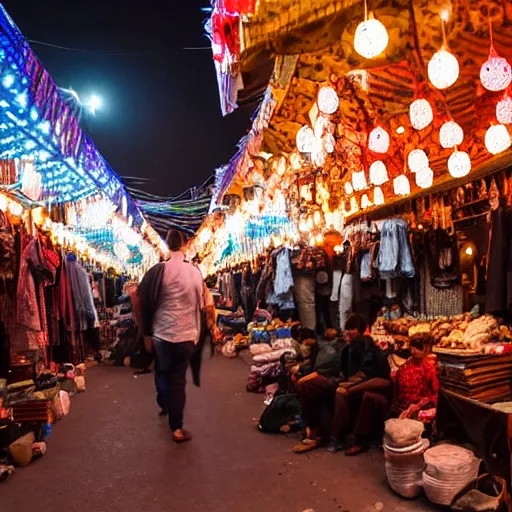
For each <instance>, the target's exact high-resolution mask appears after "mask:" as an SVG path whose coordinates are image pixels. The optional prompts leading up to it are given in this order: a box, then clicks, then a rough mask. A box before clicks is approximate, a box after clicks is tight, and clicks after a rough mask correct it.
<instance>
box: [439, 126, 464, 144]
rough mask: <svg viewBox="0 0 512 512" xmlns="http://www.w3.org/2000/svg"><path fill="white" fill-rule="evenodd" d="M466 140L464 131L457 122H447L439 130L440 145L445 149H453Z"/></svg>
mask: <svg viewBox="0 0 512 512" xmlns="http://www.w3.org/2000/svg"><path fill="white" fill-rule="evenodd" d="M463 140H464V131H463V130H462V128H461V127H460V126H459V125H458V124H457V123H456V122H455V121H447V122H446V123H444V124H443V126H441V129H440V130H439V143H440V144H441V146H442V147H443V148H445V149H451V148H454V147H455V146H458V145H459V144H462V141H463Z"/></svg>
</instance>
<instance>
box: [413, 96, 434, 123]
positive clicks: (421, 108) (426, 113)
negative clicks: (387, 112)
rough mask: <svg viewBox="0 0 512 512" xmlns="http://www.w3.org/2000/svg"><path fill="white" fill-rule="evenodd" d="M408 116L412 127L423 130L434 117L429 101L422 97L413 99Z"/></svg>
mask: <svg viewBox="0 0 512 512" xmlns="http://www.w3.org/2000/svg"><path fill="white" fill-rule="evenodd" d="M409 118H410V120H411V124H412V126H413V128H415V129H416V130H423V129H424V128H426V127H427V126H428V125H429V124H430V123H431V122H432V121H433V119H434V113H433V112H432V107H431V106H430V103H429V102H428V101H427V100H426V99H423V98H419V99H417V100H414V101H413V102H412V103H411V106H410V107H409Z"/></svg>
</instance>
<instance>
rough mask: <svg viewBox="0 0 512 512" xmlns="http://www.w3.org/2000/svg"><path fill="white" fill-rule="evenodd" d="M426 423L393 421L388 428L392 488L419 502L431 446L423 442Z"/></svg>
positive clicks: (387, 454)
mask: <svg viewBox="0 0 512 512" xmlns="http://www.w3.org/2000/svg"><path fill="white" fill-rule="evenodd" d="M422 434H423V423H421V422H419V421H414V420H409V419H403V420H401V419H392V420H388V421H387V422H386V424H385V436H384V456H385V460H386V476H387V479H388V483H389V486H390V487H391V489H393V491H395V492H396V493H397V494H399V495H400V496H403V497H404V498H416V497H417V496H419V495H420V494H421V493H422V491H423V482H422V474H423V470H424V469H425V461H424V459H423V454H424V453H425V450H427V449H428V447H429V446H430V441H429V440H428V439H422V438H421V435H422Z"/></svg>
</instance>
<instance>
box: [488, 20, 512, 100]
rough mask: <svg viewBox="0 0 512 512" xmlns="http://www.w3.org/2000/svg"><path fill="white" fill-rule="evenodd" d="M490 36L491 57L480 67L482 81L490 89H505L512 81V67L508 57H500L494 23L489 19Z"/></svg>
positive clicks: (494, 90)
mask: <svg viewBox="0 0 512 512" xmlns="http://www.w3.org/2000/svg"><path fill="white" fill-rule="evenodd" d="M489 37H490V39H491V48H490V50H489V58H488V59H487V60H486V61H485V62H484V64H483V65H482V67H481V68H480V81H481V82H482V85H483V86H484V87H485V88H486V89H487V90H488V91H493V92H496V91H504V90H505V89H506V88H507V87H508V86H509V85H510V83H511V82H512V69H511V68H510V64H509V63H508V62H507V59H504V58H503V57H500V56H499V55H498V52H497V51H496V49H495V48H494V41H493V34H492V24H491V20H490V19H489Z"/></svg>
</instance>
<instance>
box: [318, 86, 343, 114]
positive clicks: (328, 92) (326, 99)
mask: <svg viewBox="0 0 512 512" xmlns="http://www.w3.org/2000/svg"><path fill="white" fill-rule="evenodd" d="M316 102H317V105H318V108H319V109H320V112H323V113H324V114H327V115H331V114H334V112H336V110H338V106H339V104H340V99H339V98H338V93H337V92H336V91H335V90H334V89H333V88H332V87H330V86H324V87H322V88H321V89H320V90H319V91H318V98H317V100H316Z"/></svg>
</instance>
